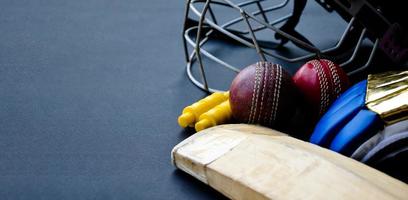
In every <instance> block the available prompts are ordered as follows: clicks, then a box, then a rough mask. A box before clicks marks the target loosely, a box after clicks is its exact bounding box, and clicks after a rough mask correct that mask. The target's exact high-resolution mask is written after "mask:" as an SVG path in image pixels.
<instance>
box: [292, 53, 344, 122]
mask: <svg viewBox="0 0 408 200" xmlns="http://www.w3.org/2000/svg"><path fill="white" fill-rule="evenodd" d="M293 82H294V83H295V85H296V87H297V88H298V90H299V91H300V92H301V93H302V94H303V97H304V98H305V100H306V101H307V102H308V103H309V105H310V106H311V107H310V110H311V112H312V113H311V114H313V115H314V117H320V116H321V115H323V114H324V113H325V112H326V110H327V109H328V108H329V106H330V105H331V104H332V103H333V101H334V100H336V99H337V97H339V95H340V94H341V93H343V92H344V91H345V90H346V89H347V88H348V87H349V85H350V81H349V79H348V77H347V74H346V73H345V72H344V71H343V69H342V68H341V67H340V66H338V65H337V64H335V63H333V62H332V61H330V60H326V59H319V60H311V61H309V62H307V63H306V64H304V65H303V66H302V67H301V68H300V69H299V70H298V71H297V72H296V73H295V75H294V76H293Z"/></svg>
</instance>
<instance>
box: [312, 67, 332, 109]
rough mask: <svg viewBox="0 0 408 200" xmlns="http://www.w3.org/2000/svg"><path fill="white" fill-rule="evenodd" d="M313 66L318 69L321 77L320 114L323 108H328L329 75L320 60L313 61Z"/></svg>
mask: <svg viewBox="0 0 408 200" xmlns="http://www.w3.org/2000/svg"><path fill="white" fill-rule="evenodd" d="M312 65H313V68H314V69H315V70H316V71H317V75H318V78H319V85H320V109H319V115H321V114H322V113H323V110H325V109H326V107H327V105H328V103H329V102H328V101H329V97H328V93H327V91H328V85H327V77H326V74H325V73H324V71H323V67H322V65H321V64H320V61H313V63H312Z"/></svg>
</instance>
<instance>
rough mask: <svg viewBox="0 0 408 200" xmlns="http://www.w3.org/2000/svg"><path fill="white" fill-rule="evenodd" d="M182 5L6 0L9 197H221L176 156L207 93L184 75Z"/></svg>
mask: <svg viewBox="0 0 408 200" xmlns="http://www.w3.org/2000/svg"><path fill="white" fill-rule="evenodd" d="M183 11H184V1H165V0H160V1H159V0H154V1H147V0H145V1H141V0H133V1H131V0H120V1H111V0H78V1H74V0H70V1H63V0H53V1H51V0H50V1H45V0H35V1H34V0H19V1H15V0H1V1H0V198H1V199H220V198H223V196H222V195H220V194H219V193H217V192H215V191H214V190H212V189H211V188H210V187H207V186H205V185H204V184H202V183H200V182H199V181H197V180H195V179H194V178H192V177H190V176H188V175H186V174H184V173H183V172H181V171H179V170H176V169H175V168H174V167H173V166H172V165H171V163H170V151H171V149H172V147H173V146H175V145H176V144H177V143H179V142H180V141H182V140H183V139H184V138H186V137H188V136H189V135H190V134H191V131H188V130H187V131H185V130H183V129H182V128H180V127H178V125H177V123H176V119H177V116H178V115H179V113H180V112H181V110H182V108H183V107H184V106H186V105H189V104H191V103H193V102H194V101H196V100H198V99H200V98H202V97H204V96H205V95H206V94H205V93H204V92H202V91H201V90H199V89H197V88H196V87H195V86H194V85H193V84H192V83H191V82H190V81H189V80H188V79H187V77H186V74H185V60H184V54H183V49H182V45H181V44H182V43H181V28H182V22H183ZM322 20H324V18H322ZM342 25H343V26H344V24H342ZM304 26H306V27H307V26H309V24H305V25H304ZM327 31H332V30H331V29H330V30H329V29H328V30H327ZM322 35H324V34H322ZM224 52H225V51H224ZM292 71H293V70H292Z"/></svg>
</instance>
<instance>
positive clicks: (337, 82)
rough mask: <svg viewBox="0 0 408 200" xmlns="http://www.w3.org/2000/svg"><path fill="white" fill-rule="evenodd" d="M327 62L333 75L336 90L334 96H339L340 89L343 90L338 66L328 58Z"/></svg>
mask: <svg viewBox="0 0 408 200" xmlns="http://www.w3.org/2000/svg"><path fill="white" fill-rule="evenodd" d="M326 62H327V63H328V64H329V69H330V73H331V75H332V77H333V82H334V92H335V94H334V95H335V97H334V98H337V97H338V96H339V95H340V91H341V83H340V77H339V74H338V71H337V69H336V67H335V66H334V63H333V62H331V61H329V60H326Z"/></svg>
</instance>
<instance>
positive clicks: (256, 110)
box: [252, 62, 264, 123]
mask: <svg viewBox="0 0 408 200" xmlns="http://www.w3.org/2000/svg"><path fill="white" fill-rule="evenodd" d="M263 73H264V71H263V63H262V62H261V63H260V65H259V73H258V84H257V85H258V87H257V90H256V97H255V109H254V114H253V115H252V123H256V118H257V116H256V114H257V113H258V115H259V110H258V101H259V93H260V92H261V80H262V75H263Z"/></svg>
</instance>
